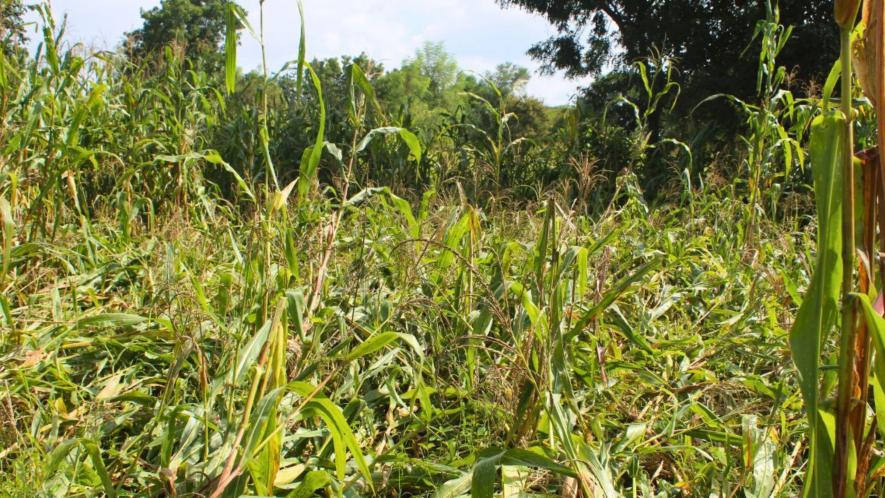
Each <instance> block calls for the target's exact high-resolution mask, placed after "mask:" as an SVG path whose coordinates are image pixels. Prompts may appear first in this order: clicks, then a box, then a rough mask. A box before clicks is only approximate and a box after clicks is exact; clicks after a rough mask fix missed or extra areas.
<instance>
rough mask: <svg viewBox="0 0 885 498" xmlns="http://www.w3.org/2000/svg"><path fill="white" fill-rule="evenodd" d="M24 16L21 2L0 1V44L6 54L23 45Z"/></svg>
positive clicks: (15, 0) (19, 0)
mask: <svg viewBox="0 0 885 498" xmlns="http://www.w3.org/2000/svg"><path fill="white" fill-rule="evenodd" d="M24 14H25V6H24V4H23V3H22V1H21V0H0V43H2V46H3V49H4V52H6V53H9V52H10V51H11V50H15V49H17V48H20V47H22V46H24V44H25V41H26V36H25V24H24Z"/></svg>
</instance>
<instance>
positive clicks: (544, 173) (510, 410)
mask: <svg viewBox="0 0 885 498" xmlns="http://www.w3.org/2000/svg"><path fill="white" fill-rule="evenodd" d="M0 2H2V3H0V5H2V9H3V10H2V12H3V19H2V22H0V27H2V31H0V34H2V40H3V50H0V225H2V239H0V257H2V259H0V290H2V293H0V386H2V387H0V389H2V390H0V424H2V425H0V427H2V428H3V430H2V431H0V495H4V496H7V495H8V496H36V495H38V496H102V495H106V496H212V497H218V496H232V497H237V496H289V497H309V496H315V495H320V496H373V495H377V496H431V495H432V496H437V497H440V498H443V497H458V496H476V497H480V498H484V497H491V496H502V495H503V496H506V497H511V496H523V497H532V496H535V497H540V496H560V497H570V498H577V497H579V496H584V497H616V496H643V497H653V496H676V495H683V496H718V497H723V498H725V497H729V498H730V497H734V496H746V497H768V496H798V495H800V494H803V493H804V494H805V495H806V496H839V497H842V496H879V495H880V494H881V493H882V484H883V476H885V459H883V457H882V455H881V453H879V452H878V450H877V449H876V448H877V445H879V446H880V443H881V439H882V438H883V437H885V435H879V434H878V432H877V430H878V431H881V427H880V426H879V425H878V424H877V423H876V420H877V417H876V416H873V415H872V414H878V413H879V412H880V411H881V410H880V408H882V407H885V394H883V390H882V387H881V385H880V384H879V380H878V379H880V378H881V375H885V361H883V360H885V357H883V356H881V355H877V354H875V353H873V352H872V351H873V350H874V349H875V350H876V351H877V352H881V353H883V354H885V349H882V348H885V340H883V339H885V320H882V318H881V316H879V313H881V309H877V308H876V306H877V305H876V304H871V303H873V302H874V299H871V298H875V294H876V291H875V289H876V288H877V286H878V285H879V283H880V282H881V280H880V279H881V275H882V274H883V273H885V272H883V271H881V270H880V269H878V268H879V266H880V265H881V262H879V260H878V258H877V257H876V253H877V251H876V250H875V247H877V246H878V243H879V242H878V241H877V240H876V237H877V234H881V233H883V232H882V231H881V230H878V231H877V228H876V227H877V223H878V221H877V220H878V217H877V213H879V209H880V207H881V205H879V204H877V202H880V201H881V199H883V198H885V191H883V189H882V185H880V183H882V178H883V175H882V174H881V171H880V170H879V163H878V156H877V153H876V152H875V149H873V147H874V146H875V144H876V143H877V141H878V135H877V119H880V118H877V114H876V112H875V110H876V105H877V104H881V103H883V102H885V95H883V94H882V93H881V92H882V89H883V88H885V77H883V75H881V74H879V73H881V72H882V71H881V68H883V64H882V59H881V58H882V53H883V52H885V50H883V48H885V38H883V37H882V33H883V31H882V24H883V23H882V19H883V12H882V10H883V9H885V7H883V2H881V1H878V0H870V1H867V2H866V3H865V6H864V15H863V19H864V21H863V23H862V24H861V25H866V26H868V27H869V28H868V29H867V31H857V33H856V34H855V35H854V40H855V44H856V45H855V49H856V53H857V58H858V61H859V63H860V66H859V67H858V68H857V74H858V76H859V80H860V83H861V84H862V87H861V86H857V85H852V78H851V77H847V78H842V85H841V90H840V89H837V88H836V84H837V83H838V82H839V77H840V74H842V75H849V76H850V75H852V72H853V69H852V67H851V63H850V58H848V57H846V54H849V53H850V46H849V45H850V40H851V38H850V37H849V35H850V33H851V30H852V29H853V27H854V22H855V21H854V18H855V17H856V11H857V9H858V2H856V1H855V2H853V4H852V2H841V4H842V5H840V6H839V7H840V8H839V9H837V20H838V21H839V26H838V27H839V28H841V31H842V36H841V47H842V51H841V54H842V59H841V61H840V63H839V64H837V65H836V66H834V69H833V70H832V71H831V72H829V73H828V74H829V77H827V78H826V79H824V80H822V81H818V82H817V83H818V84H814V83H815V82H814V80H813V75H809V76H808V81H807V82H806V83H807V85H804V93H796V94H795V95H794V93H793V91H792V90H793V89H795V88H794V87H791V86H790V85H791V82H790V81H789V80H790V77H789V74H788V71H787V70H786V69H785V68H784V67H783V66H781V65H780V64H779V62H778V57H779V56H780V55H781V54H782V52H783V51H784V50H792V48H788V47H791V45H790V44H791V43H792V41H791V29H790V28H789V27H788V26H784V25H783V24H782V20H781V18H780V17H779V16H780V12H779V10H778V8H777V6H776V5H774V4H771V3H765V4H763V5H765V7H766V8H764V9H760V10H759V13H760V15H761V16H764V17H761V18H759V19H753V20H752V25H751V26H749V27H748V26H740V29H736V30H735V32H736V33H747V34H748V38H747V39H744V40H731V41H730V44H731V45H733V46H738V45H744V46H749V47H751V49H752V50H751V52H752V53H751V54H750V56H751V57H752V59H753V60H754V62H755V67H754V72H753V76H754V77H755V79H754V80H753V81H754V82H755V91H754V92H752V93H751V94H750V95H739V94H732V93H718V94H711V95H708V96H706V97H708V98H704V99H702V100H700V101H698V102H694V103H692V106H691V107H692V108H694V109H695V110H696V112H697V114H693V113H691V111H690V110H689V111H686V110H685V109H684V108H682V107H680V105H679V102H680V99H681V98H683V95H682V85H681V83H680V80H679V78H680V77H681V76H682V73H680V69H679V64H680V59H678V58H675V57H673V55H674V54H672V53H669V52H667V50H666V49H665V48H661V50H659V51H652V52H650V53H649V54H648V55H647V56H643V58H641V59H639V58H632V59H631V60H630V63H629V64H627V65H621V66H619V68H618V70H617V71H614V72H612V73H610V74H608V75H605V76H601V77H600V78H598V79H597V80H596V83H594V85H593V86H591V87H590V88H588V89H586V90H585V91H584V92H582V94H581V95H580V96H579V97H578V98H577V99H576V102H575V104H574V105H570V106H566V107H562V108H547V107H545V106H544V105H543V103H542V102H540V101H539V100H537V99H534V98H532V97H530V96H528V95H526V94H525V91H524V85H525V82H526V80H527V78H529V74H528V72H527V71H526V70H525V69H523V68H520V67H517V66H514V65H512V64H502V65H501V66H499V67H498V68H497V70H496V71H494V72H492V73H490V74H486V75H483V76H476V75H470V74H466V73H464V72H462V71H460V70H459V68H458V65H457V62H456V61H455V60H454V59H453V58H452V57H451V56H450V55H449V54H447V53H446V52H445V49H444V47H443V46H442V45H439V44H432V43H430V44H427V45H425V46H424V47H422V48H420V49H419V50H418V51H417V52H416V53H415V55H414V57H412V58H410V59H408V60H406V61H404V62H403V64H402V65H401V66H400V67H398V68H395V69H385V68H384V67H382V65H381V64H379V63H377V62H376V61H373V60H372V59H371V57H370V56H369V55H366V54H362V55H359V56H356V57H342V58H340V59H328V60H313V61H310V60H309V59H307V58H306V56H305V54H306V53H307V49H306V47H305V44H304V39H305V37H304V34H303V31H302V42H301V47H300V50H299V53H298V54H293V55H294V56H295V59H294V60H293V62H292V63H290V64H287V65H286V66H285V67H284V68H282V69H280V70H279V71H276V72H274V71H271V70H269V69H268V68H263V70H262V71H258V72H254V73H248V74H242V73H238V72H237V59H236V48H237V37H238V36H253V37H255V38H256V39H259V40H260V39H262V37H263V33H262V32H261V30H260V27H259V28H258V29H255V27H253V26H250V25H249V24H248V23H247V21H246V16H245V12H244V11H243V9H242V8H240V7H239V6H238V5H236V4H235V3H233V2H229V1H226V0H202V1H198V0H164V1H163V2H162V3H161V6H160V7H158V8H156V9H153V10H150V11H147V12H145V13H144V14H143V17H144V19H145V24H144V26H143V27H142V28H141V29H139V30H137V31H135V32H133V33H129V34H128V35H127V39H126V40H125V42H124V43H123V45H122V47H121V48H120V49H119V50H117V51H113V52H99V53H87V52H86V51H85V50H84V49H83V48H82V47H80V46H78V45H73V46H70V45H67V44H66V42H65V37H64V23H63V22H62V23H57V22H56V20H55V19H53V17H52V14H51V12H50V10H49V9H48V8H47V7H46V6H43V5H39V6H36V7H34V9H35V10H36V11H37V12H38V13H39V15H40V17H41V19H42V36H41V37H40V42H41V43H40V45H39V48H38V49H37V50H36V53H28V52H27V51H26V50H25V49H24V44H25V39H24V35H25V30H23V29H22V14H23V8H22V4H21V2H17V1H14V0H0ZM508 3H509V2H508ZM548 3H549V2H548ZM624 3H630V2H624ZM819 3H821V2H817V3H815V5H817V4H819ZM826 3H827V5H829V3H828V2H826ZM845 4H852V5H849V6H847V7H846V6H845ZM588 5H589V3H588ZM591 7H592V6H591ZM587 8H590V7H587ZM593 8H595V7H593ZM840 9H841V10H840ZM852 9H853V10H852ZM746 12H748V10H739V11H737V13H738V14H741V15H745V14H746ZM851 13H854V15H850V14H851ZM307 14H308V15H309V12H308V13H307ZM730 22H735V23H739V22H741V21H739V20H732V21H730ZM745 22H749V21H746V20H745ZM830 22H832V21H830ZM834 26H836V24H834ZM643 29H644V28H643ZM834 29H836V28H834ZM600 36H601V35H600ZM625 36H626V35H625ZM722 36H726V35H722ZM880 42H882V45H881V46H880V45H879V43H880ZM827 43H829V42H827ZM833 43H835V46H829V45H826V47H825V48H826V50H822V51H819V52H818V54H820V55H821V57H823V58H825V60H823V61H821V62H820V64H821V65H822V66H825V67H827V68H829V67H830V66H831V65H832V63H833V62H834V60H833V59H832V58H828V56H827V55H826V54H827V53H828V52H827V50H832V51H833V52H838V49H839V41H838V39H837V40H836V41H834V42H833ZM877 47H879V48H877ZM659 48H660V47H659ZM263 49H264V50H276V49H277V48H276V47H263ZM736 57H737V55H736ZM876 57H878V59H876ZM864 61H867V62H864ZM870 61H872V62H870ZM877 68H878V69H877ZM833 95H850V96H851V97H852V98H843V99H839V102H838V104H839V107H837V106H836V105H834V104H833V103H831V102H830V101H831V100H833V99H832V96H833ZM706 106H719V107H717V109H718V111H717V113H718V114H717V113H712V114H711V113H706V114H705V113H704V110H705V109H706ZM725 113H727V114H728V115H727V116H725V115H724V114H725ZM880 115H881V114H880ZM711 116H713V117H717V116H721V117H722V119H723V120H730V121H731V122H732V123H739V126H738V133H739V136H738V138H734V137H733V136H730V135H729V134H728V133H724V132H723V131H722V130H723V129H725V128H717V127H716V124H717V123H716V122H711V121H709V119H711ZM852 122H853V123H854V124H853V125H849V123H852ZM879 128H882V127H881V126H880V127H879ZM711 130H713V131H711ZM715 130H718V131H715ZM849 144H851V145H849ZM854 144H856V146H854ZM853 146H854V148H856V149H858V150H859V149H866V151H865V152H864V153H862V154H860V155H859V158H858V159H857V160H856V161H857V163H858V164H863V166H858V167H857V171H862V172H863V173H862V174H858V180H857V182H856V183H857V185H858V188H857V200H855V199H854V198H853V197H851V198H848V197H846V199H847V202H846V203H845V204H841V203H840V202H839V200H840V199H841V197H840V196H841V193H842V191H843V190H844V191H845V192H849V193H852V195H853V192H854V191H855V189H854V188H849V187H846V186H851V187H853V186H854V185H855V182H854V181H853V180H852V179H851V178H852V177H853V173H851V174H849V172H853V171H854V166H853V164H854V163H853V162H852V160H853V157H852V154H851V152H852V150H853V149H852V147H853ZM846 165H847V166H846ZM843 173H844V174H845V175H846V176H844V177H843V176H842V175H843ZM877 199H878V200H879V201H877ZM855 203H856V206H857V207H856V208H855V207H853V206H855ZM849 205H851V206H852V207H851V208H848V207H847V206H849ZM843 207H844V209H843ZM855 213H856V216H855ZM843 215H844V217H845V218H844V219H842V218H840V217H841V216H843ZM855 220H857V227H858V228H857V232H856V233H855V232H854V231H853V230H854V226H855V224H854V221H855ZM849 227H851V228H850V229H849ZM840 244H841V245H840ZM855 249H857V250H858V251H859V254H860V255H861V256H860V257H858V258H857V259H858V261H859V263H858V264H857V265H855V264H854V254H855ZM839 254H841V255H842V256H838V255H839ZM837 256H838V257H837ZM877 262H878V263H879V264H875V263H877ZM843 264H844V265H847V266H845V267H844V268H847V271H846V272H844V274H843V272H842V269H843V266H842V265H843ZM855 267H857V268H858V270H857V271H856V272H855ZM855 273H856V276H854V274H855ZM843 277H845V279H844V281H843ZM840 283H842V285H843V287H842V291H841V293H840V290H839V284H840ZM855 287H857V288H855ZM856 292H857V293H856ZM861 294H862V295H861ZM843 302H844V303H847V304H845V305H844V306H842V304H841V303H843ZM879 305H881V303H879ZM839 311H842V312H843V313H847V314H844V315H843V317H842V318H841V319H840V318H839V316H838V315H839ZM861 316H864V317H866V318H867V319H868V320H867V321H866V322H864V323H866V325H864V326H857V327H855V324H857V323H859V322H862V321H863V320H861V319H860V318H859V317H861ZM837 326H839V327H841V330H842V332H841V333H840V334H836V333H831V329H833V330H834V329H836V328H837ZM874 346H875V347H874ZM871 368H872V370H873V373H874V375H872V376H871ZM879 372H881V374H879ZM836 393H838V394H836ZM868 393H872V394H868ZM809 414H810V416H809ZM833 420H836V421H838V422H839V423H838V424H833V423H832V421H833ZM878 420H885V412H883V413H882V416H881V417H879V418H878ZM838 427H844V428H845V429H839V428H838ZM849 428H850V429H849ZM837 482H841V483H843V487H841V488H840V487H839V486H838V485H837V486H831V483H837ZM844 483H850V485H844Z"/></svg>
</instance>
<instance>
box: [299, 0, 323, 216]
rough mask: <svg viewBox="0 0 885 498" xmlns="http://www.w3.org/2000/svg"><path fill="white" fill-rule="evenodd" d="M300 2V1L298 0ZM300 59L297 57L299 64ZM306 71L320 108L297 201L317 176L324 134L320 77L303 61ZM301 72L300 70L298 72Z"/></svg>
mask: <svg viewBox="0 0 885 498" xmlns="http://www.w3.org/2000/svg"><path fill="white" fill-rule="evenodd" d="M299 4H300V2H299ZM300 64H301V60H300V59H299V65H300ZM305 67H306V68H307V71H308V72H309V73H310V79H311V81H312V82H313V86H314V88H315V89H316V92H317V106H318V108H319V110H320V116H319V122H318V126H317V136H316V140H315V141H314V144H313V145H312V146H310V147H308V148H307V149H305V151H304V154H303V155H302V156H301V166H300V168H299V174H298V201H299V202H303V201H304V199H305V198H306V197H307V194H308V193H309V192H310V189H311V188H312V187H313V184H314V182H315V181H316V177H317V168H319V165H320V159H321V158H322V155H323V148H324V147H323V143H324V142H325V138H324V137H325V135H326V104H325V102H324V101H323V85H322V83H320V77H319V76H317V73H316V72H315V71H314V70H313V67H311V65H310V64H306V63H305ZM298 74H301V71H299V72H298Z"/></svg>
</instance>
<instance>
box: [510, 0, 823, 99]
mask: <svg viewBox="0 0 885 498" xmlns="http://www.w3.org/2000/svg"><path fill="white" fill-rule="evenodd" d="M498 2H499V3H500V4H501V5H502V6H518V7H522V8H524V9H526V10H528V11H529V12H533V13H537V14H540V15H542V16H544V17H545V18H546V19H547V20H548V21H549V22H550V23H551V24H553V26H555V27H556V29H557V31H558V34H556V35H554V36H552V37H551V38H549V39H547V40H546V41H542V42H539V43H537V44H535V45H534V46H533V47H532V48H531V49H530V50H529V53H530V54H531V55H532V56H533V57H534V58H536V59H537V60H540V61H541V62H543V63H544V70H545V71H547V72H553V71H556V70H564V71H565V73H566V75H568V76H570V77H577V76H584V75H593V76H598V75H599V74H601V73H602V72H604V71H605V70H606V69H608V68H611V67H612V66H618V65H624V64H625V63H630V62H632V61H634V60H637V59H642V58H645V57H647V56H648V55H649V54H650V53H651V52H653V51H656V50H657V51H660V52H661V53H662V54H661V55H664V56H667V57H670V58H674V59H676V61H677V65H678V66H679V68H680V69H681V70H682V72H683V74H682V80H683V84H684V86H686V90H688V91H689V94H690V95H691V97H690V98H688V99H686V100H687V101H688V105H694V104H695V103H697V100H698V98H703V97H706V96H707V95H709V94H711V93H717V92H726V93H732V94H735V95H738V96H741V97H747V96H750V95H752V94H753V92H754V89H755V81H756V56H757V54H758V50H755V47H756V46H757V45H753V46H752V47H753V48H752V49H751V50H746V49H747V48H748V46H750V44H751V40H752V39H753V37H754V31H755V28H756V24H757V22H758V21H759V20H761V19H764V18H765V1H762V0H757V1H748V0H568V1H560V0H498ZM832 8H833V7H832V1H831V0H805V1H789V2H787V1H784V2H782V3H781V5H780V14H781V23H782V24H785V25H792V26H794V27H795V30H794V32H793V37H792V39H791V41H790V42H789V43H788V44H787V47H786V49H785V50H784V51H783V52H782V54H781V58H780V63H781V65H784V66H786V67H787V68H790V69H791V70H792V69H795V70H796V71H795V74H796V76H798V78H799V79H800V80H803V81H812V80H816V81H822V80H823V78H825V77H826V74H827V73H828V71H829V69H830V64H831V61H832V60H833V59H835V58H837V57H838V48H839V42H838V32H837V30H836V29H835V24H834V23H833V22H832ZM757 42H758V40H757Z"/></svg>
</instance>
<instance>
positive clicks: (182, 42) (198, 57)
mask: <svg viewBox="0 0 885 498" xmlns="http://www.w3.org/2000/svg"><path fill="white" fill-rule="evenodd" d="M231 8H239V7H238V6H236V4H235V2H233V1H232V0H162V2H160V5H159V6H158V7H153V8H151V9H149V10H145V11H142V13H141V17H142V18H143V19H144V24H143V26H142V27H141V28H139V29H137V30H135V31H132V32H130V33H127V35H126V38H127V40H126V50H127V52H128V53H130V54H131V55H132V57H134V58H135V59H137V60H144V59H146V58H148V57H149V56H151V55H156V54H161V53H162V52H163V50H164V49H165V48H166V47H173V48H174V50H175V51H177V52H178V53H179V56H180V57H182V58H184V59H187V60H190V61H194V62H198V63H202V64H206V67H207V69H208V70H209V71H212V72H218V71H219V69H220V68H222V67H224V59H225V56H224V55H223V54H224V52H223V51H221V50H220V47H221V45H222V41H223V40H224V39H225V32H226V30H225V27H226V26H227V25H228V24H229V23H230V22H231V21H230V17H231V15H230V12H229V10H230V9H231ZM230 43H231V42H230V41H228V42H227V45H228V48H227V50H228V51H229V50H230V48H229V45H230Z"/></svg>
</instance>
